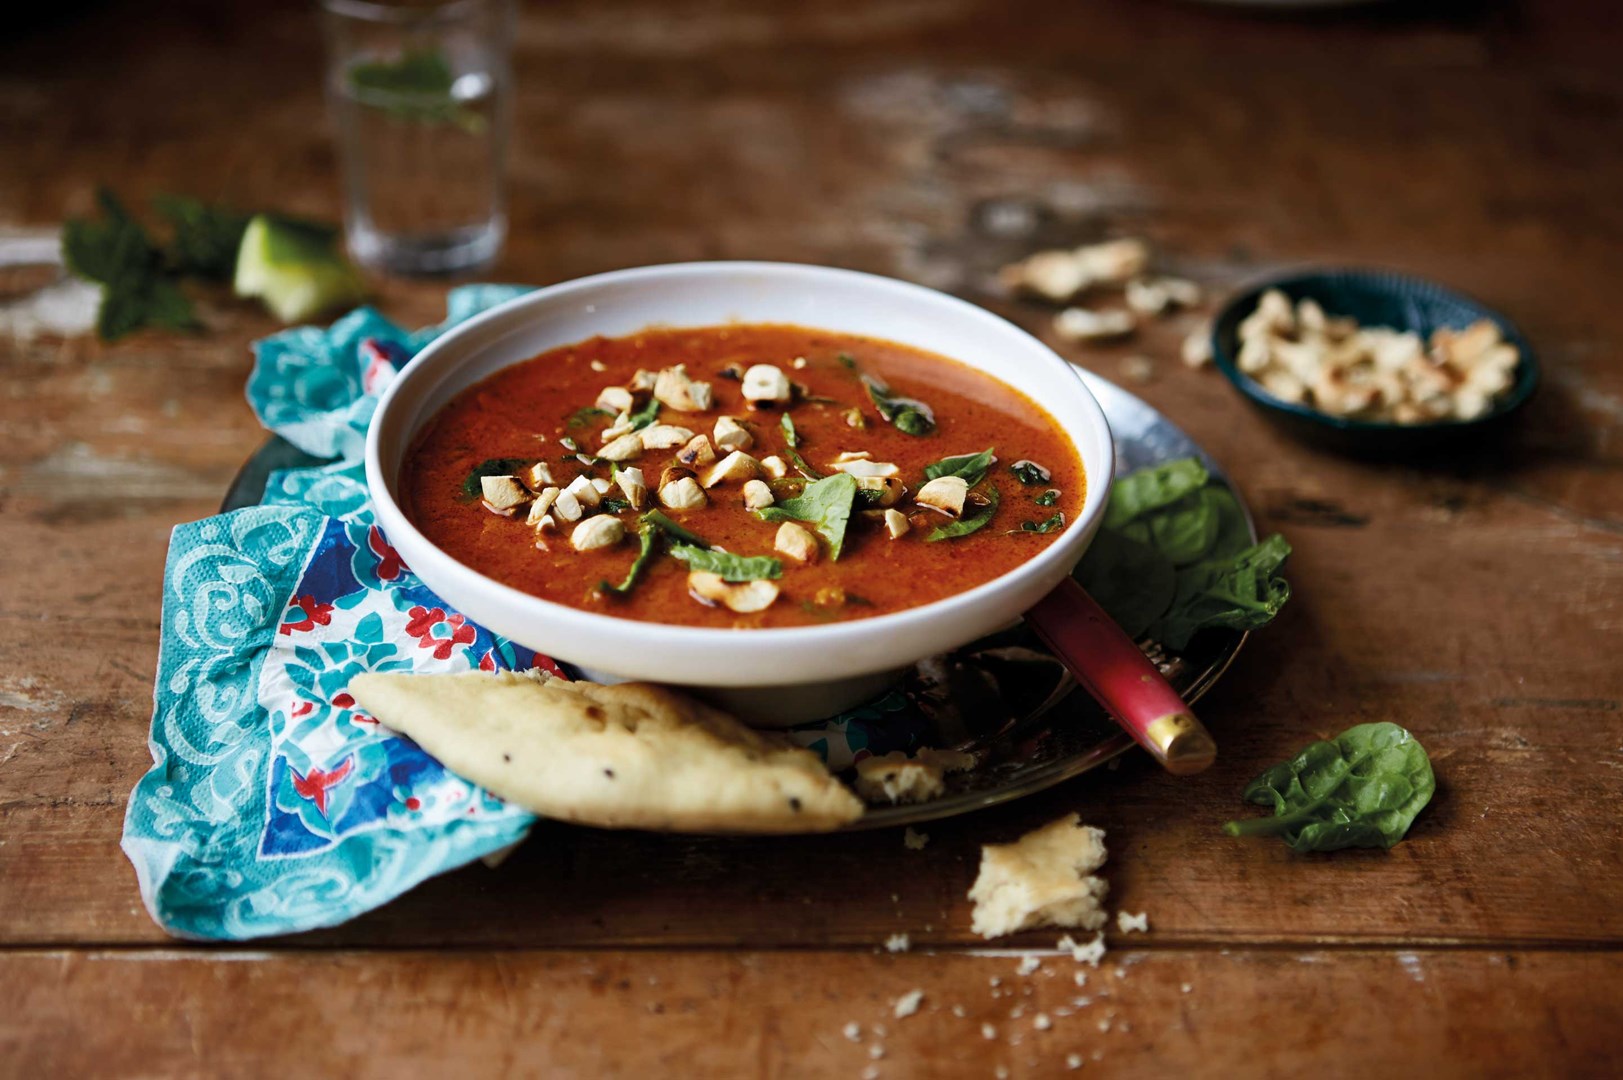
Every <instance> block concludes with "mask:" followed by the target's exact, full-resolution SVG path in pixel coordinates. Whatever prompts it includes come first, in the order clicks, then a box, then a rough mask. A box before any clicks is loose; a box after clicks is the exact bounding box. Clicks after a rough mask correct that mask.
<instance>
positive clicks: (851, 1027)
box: [843, 1020, 862, 1042]
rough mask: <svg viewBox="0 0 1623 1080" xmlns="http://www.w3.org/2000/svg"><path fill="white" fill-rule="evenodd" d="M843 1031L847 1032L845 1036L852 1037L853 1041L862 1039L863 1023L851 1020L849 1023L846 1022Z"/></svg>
mask: <svg viewBox="0 0 1623 1080" xmlns="http://www.w3.org/2000/svg"><path fill="white" fill-rule="evenodd" d="M843 1031H844V1033H845V1037H846V1038H847V1039H850V1040H851V1041H852V1042H861V1041H862V1025H861V1024H859V1023H857V1022H856V1021H855V1020H853V1021H851V1022H850V1023H849V1024H846V1025H845V1027H844V1029H843Z"/></svg>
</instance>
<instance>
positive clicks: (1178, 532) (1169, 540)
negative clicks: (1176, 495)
mask: <svg viewBox="0 0 1623 1080" xmlns="http://www.w3.org/2000/svg"><path fill="white" fill-rule="evenodd" d="M1207 494H1208V492H1207V491H1198V492H1196V493H1195V494H1193V495H1188V496H1185V497H1184V498H1182V499H1179V500H1178V501H1177V502H1175V503H1173V504H1172V505H1171V506H1168V507H1165V508H1164V509H1161V510H1157V511H1156V512H1155V513H1153V514H1150V515H1149V516H1148V517H1146V518H1143V519H1141V520H1140V521H1135V522H1133V523H1132V525H1133V526H1138V525H1146V524H1147V525H1148V526H1149V538H1150V543H1151V544H1153V545H1154V547H1155V550H1157V551H1159V552H1160V553H1161V554H1163V555H1165V556H1166V557H1167V558H1169V559H1171V560H1172V565H1174V566H1187V565H1189V564H1190V563H1192V562H1199V561H1200V560H1201V559H1203V558H1205V557H1206V556H1207V555H1208V554H1209V553H1210V552H1211V550H1212V545H1214V544H1215V543H1217V529H1218V526H1219V524H1220V523H1221V522H1220V520H1219V518H1218V513H1217V507H1216V506H1215V505H1213V504H1212V503H1211V502H1210V501H1208V500H1207V498H1206V495H1207Z"/></svg>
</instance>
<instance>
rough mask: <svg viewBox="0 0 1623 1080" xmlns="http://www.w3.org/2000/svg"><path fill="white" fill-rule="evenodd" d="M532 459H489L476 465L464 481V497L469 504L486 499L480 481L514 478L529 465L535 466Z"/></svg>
mask: <svg viewBox="0 0 1623 1080" xmlns="http://www.w3.org/2000/svg"><path fill="white" fill-rule="evenodd" d="M533 460H534V459H532V458H512V457H504V458H487V459H486V460H484V461H481V462H480V463H479V464H477V465H475V466H474V467H473V469H472V470H471V471H470V472H469V473H468V476H467V479H465V480H463V481H462V497H463V498H464V499H466V500H468V501H469V502H472V501H473V500H474V499H479V498H483V497H484V488H483V487H482V486H481V485H480V483H479V482H480V481H481V480H483V479H484V478H485V477H487V476H513V475H515V474H517V472H518V471H519V470H520V469H522V468H524V467H525V466H527V465H530V464H533Z"/></svg>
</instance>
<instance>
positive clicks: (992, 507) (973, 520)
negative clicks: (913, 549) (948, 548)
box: [924, 487, 1003, 540]
mask: <svg viewBox="0 0 1623 1080" xmlns="http://www.w3.org/2000/svg"><path fill="white" fill-rule="evenodd" d="M986 497H987V499H988V500H990V501H989V502H987V504H986V506H985V508H983V509H982V510H981V512H980V513H978V514H976V515H975V516H974V517H966V518H959V519H958V520H957V521H954V522H953V523H952V524H950V525H941V526H938V527H937V528H934V529H931V530H930V533H929V535H928V536H926V537H925V538H924V539H926V540H956V539H958V538H959V537H960V536H968V535H969V534H970V533H972V532H979V531H980V530H981V529H984V528H985V527H986V525H987V523H988V522H990V521H991V520H992V515H993V514H996V513H997V507H998V503H1000V502H1002V501H1003V496H1002V495H1000V494H998V490H997V488H995V487H991V488H987V489H986Z"/></svg>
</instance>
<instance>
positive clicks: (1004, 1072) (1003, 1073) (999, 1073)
mask: <svg viewBox="0 0 1623 1080" xmlns="http://www.w3.org/2000/svg"><path fill="white" fill-rule="evenodd" d="M992 1075H993V1076H995V1077H997V1080H1009V1069H1008V1067H1007V1066H1005V1065H999V1066H998V1067H997V1068H996V1069H993V1070H992Z"/></svg>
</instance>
